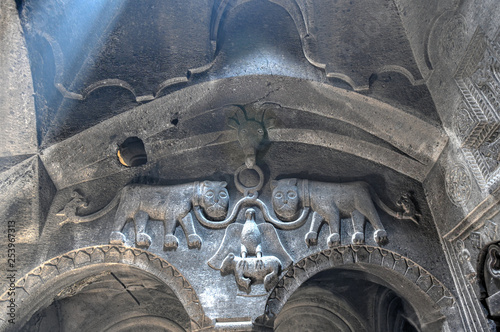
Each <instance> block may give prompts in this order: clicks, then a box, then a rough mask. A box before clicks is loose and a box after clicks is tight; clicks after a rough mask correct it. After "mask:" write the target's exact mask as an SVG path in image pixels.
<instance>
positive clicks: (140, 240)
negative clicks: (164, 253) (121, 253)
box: [135, 233, 151, 248]
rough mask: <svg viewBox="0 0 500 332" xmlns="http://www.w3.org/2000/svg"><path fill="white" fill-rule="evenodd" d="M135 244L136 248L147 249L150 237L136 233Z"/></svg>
mask: <svg viewBox="0 0 500 332" xmlns="http://www.w3.org/2000/svg"><path fill="white" fill-rule="evenodd" d="M135 244H136V246H137V247H138V248H149V246H150V245H151V236H149V235H148V234H146V233H138V234H137V238H136V241H135Z"/></svg>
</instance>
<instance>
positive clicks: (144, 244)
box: [134, 211, 151, 248]
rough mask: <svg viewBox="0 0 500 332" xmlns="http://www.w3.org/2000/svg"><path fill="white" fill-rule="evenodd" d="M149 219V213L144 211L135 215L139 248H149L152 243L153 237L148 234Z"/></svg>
mask: <svg viewBox="0 0 500 332" xmlns="http://www.w3.org/2000/svg"><path fill="white" fill-rule="evenodd" d="M148 220H149V215H148V214H147V213H146V212H144V211H138V212H137V213H136V214H135V216H134V224H135V244H136V245H137V247H139V248H149V246H150V245H151V237H150V236H149V235H148V234H146V224H147V223H148Z"/></svg>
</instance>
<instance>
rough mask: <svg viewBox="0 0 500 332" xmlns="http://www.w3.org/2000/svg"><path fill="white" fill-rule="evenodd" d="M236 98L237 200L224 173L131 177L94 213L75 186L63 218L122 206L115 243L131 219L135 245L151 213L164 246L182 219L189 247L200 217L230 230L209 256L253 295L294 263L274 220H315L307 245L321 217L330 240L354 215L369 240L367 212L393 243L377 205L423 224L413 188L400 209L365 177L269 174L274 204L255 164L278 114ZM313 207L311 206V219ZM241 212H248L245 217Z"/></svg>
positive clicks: (74, 219) (378, 232)
mask: <svg viewBox="0 0 500 332" xmlns="http://www.w3.org/2000/svg"><path fill="white" fill-rule="evenodd" d="M233 106H234V107H236V113H235V114H234V116H233V117H231V118H230V119H229V123H228V124H229V126H231V127H233V128H234V129H236V130H237V131H238V139H239V142H240V144H241V147H242V149H243V151H244V153H245V163H244V164H243V165H242V166H240V167H239V168H238V169H237V170H236V172H235V174H234V184H235V187H236V189H237V190H238V191H239V192H240V193H241V194H242V197H240V198H239V199H237V200H235V201H234V204H232V206H231V207H230V206H229V203H230V198H229V193H228V190H227V189H226V186H227V183H226V182H224V181H202V182H193V183H186V184H180V185H174V186H148V185H142V184H131V185H127V186H125V187H124V188H123V189H122V190H121V191H120V192H119V193H118V194H117V195H116V196H115V197H114V198H113V200H112V201H111V202H110V203H109V204H108V205H107V206H105V207H104V208H102V209H101V210H99V211H97V212H95V213H93V214H89V215H79V214H77V210H78V209H79V208H84V207H87V206H88V202H87V201H86V200H85V198H84V196H83V195H81V194H80V193H79V192H78V191H74V192H73V194H72V197H71V200H70V201H69V202H68V203H67V204H66V206H65V207H64V208H63V209H62V210H60V211H59V212H58V213H57V215H58V216H59V217H63V218H64V219H63V220H62V221H61V222H60V224H61V225H64V224H66V223H85V222H89V221H93V220H96V219H99V218H101V217H103V216H104V215H106V214H107V213H109V212H111V211H112V210H113V209H114V208H115V207H116V206H117V209H116V213H115V217H114V224H113V231H112V232H111V234H110V238H109V242H110V244H112V245H123V244H125V242H126V240H127V239H126V237H125V235H124V234H123V233H122V231H123V228H124V227H125V224H126V223H127V222H129V221H132V222H133V224H134V229H135V245H136V246H137V247H143V248H149V246H150V245H151V242H152V238H151V236H150V235H149V234H147V233H146V226H147V224H148V222H149V220H158V221H162V222H163V223H164V234H165V235H164V241H163V249H164V250H171V249H176V248H177V247H178V239H177V238H176V237H175V235H174V232H175V230H176V228H177V227H178V226H181V227H182V229H183V231H184V233H185V235H186V239H187V244H188V248H190V249H191V248H200V247H201V244H202V239H201V237H200V236H199V235H198V234H197V233H196V230H195V224H194V222H195V221H198V222H199V223H200V224H201V226H203V227H204V228H206V229H208V230H217V229H221V230H222V229H224V238H223V240H222V242H221V244H220V245H219V248H218V250H217V252H216V253H215V254H214V255H213V256H212V257H211V258H210V259H209V260H208V261H207V263H208V265H209V266H210V267H211V268H213V269H215V270H218V271H220V272H221V273H222V275H227V274H234V277H235V281H236V284H237V285H238V288H239V290H240V291H242V292H244V293H246V295H248V296H264V295H266V293H265V294H257V295H256V294H255V292H254V294H252V295H249V294H250V293H251V292H252V285H258V284H260V285H263V287H264V289H265V291H266V292H269V291H271V289H272V288H273V287H274V286H275V285H276V283H277V282H278V279H279V277H280V275H281V273H282V271H284V270H286V269H287V268H288V267H289V266H290V265H291V264H292V263H293V260H292V258H291V257H290V255H289V254H288V252H287V250H286V249H285V247H284V246H283V244H282V243H281V240H280V237H279V235H278V233H277V230H276V228H277V229H280V230H283V231H288V230H295V229H299V228H301V227H302V226H303V225H304V224H305V223H306V222H307V221H308V220H311V222H310V227H309V230H308V231H307V230H304V233H306V234H305V242H306V245H307V246H313V245H317V240H318V233H319V231H320V228H321V227H322V224H323V223H327V224H328V225H329V228H330V234H329V236H328V240H327V243H328V246H329V247H330V248H331V247H335V246H338V245H340V240H341V239H340V222H341V218H348V217H350V218H351V220H352V225H353V229H354V231H353V234H352V238H351V241H352V243H354V244H363V243H364V242H365V223H366V219H368V221H369V222H370V224H371V225H372V226H373V228H374V230H375V232H374V240H375V241H376V242H377V244H379V245H384V244H386V243H388V236H387V232H386V230H385V229H384V226H383V225H382V222H381V220H380V216H379V214H378V212H377V210H376V208H375V205H377V206H378V207H380V208H381V209H382V210H383V211H385V212H386V213H387V214H389V215H390V216H392V217H394V218H396V219H403V220H412V221H413V222H415V223H417V224H418V218H419V217H420V215H419V214H418V213H417V210H416V208H415V204H414V203H413V200H412V197H411V196H410V194H404V195H403V196H402V197H401V198H400V200H399V201H398V202H397V205H398V206H399V207H400V208H401V209H402V211H398V212H396V211H393V210H391V209H390V208H389V207H388V206H387V205H385V204H384V203H383V202H382V200H381V199H380V198H379V197H378V196H377V194H376V193H375V191H374V190H373V189H372V188H371V187H370V186H369V185H368V183H365V182H350V183H327V182H317V181H309V180H307V179H296V178H291V179H282V180H273V181H271V182H270V185H271V189H272V199H271V205H272V209H269V208H268V205H269V204H267V203H266V202H264V201H262V200H261V199H260V198H259V192H260V191H261V189H262V188H263V186H264V173H263V172H262V170H261V169H260V167H259V166H257V165H256V154H257V151H258V149H259V148H260V147H261V143H262V142H263V140H264V138H265V134H266V129H267V128H270V127H271V126H272V125H273V122H274V118H273V117H272V116H271V115H270V114H269V113H268V112H267V113H266V107H267V105H265V104H264V105H259V106H257V105H256V104H251V105H250V106H248V105H247V106H238V105H233ZM251 170H253V171H254V172H255V173H256V174H257V176H258V183H257V184H256V185H254V186H247V185H245V184H243V183H242V182H241V175H242V172H248V171H251ZM311 210H312V211H313V213H312V217H311V219H309V218H308V217H309V214H310V213H309V212H310V211H311ZM240 212H242V213H240ZM242 215H243V216H244V220H241V216H242ZM239 218H240V219H239ZM246 295H245V294H241V296H246Z"/></svg>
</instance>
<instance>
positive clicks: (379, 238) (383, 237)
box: [373, 229, 389, 246]
mask: <svg viewBox="0 0 500 332" xmlns="http://www.w3.org/2000/svg"><path fill="white" fill-rule="evenodd" d="M373 238H374V239H375V242H377V243H378V244H379V245H381V246H383V245H385V244H387V243H389V238H388V237H387V232H386V231H385V230H383V229H378V230H376V231H375V233H373Z"/></svg>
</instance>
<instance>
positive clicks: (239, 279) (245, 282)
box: [234, 268, 252, 293]
mask: <svg viewBox="0 0 500 332" xmlns="http://www.w3.org/2000/svg"><path fill="white" fill-rule="evenodd" d="M244 272H245V269H241V268H236V269H235V270H234V276H235V277H236V283H237V284H238V285H240V286H241V288H243V289H244V290H245V291H246V292H247V293H249V292H250V282H252V281H251V280H250V278H247V277H245V276H244V275H243V273H244Z"/></svg>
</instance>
